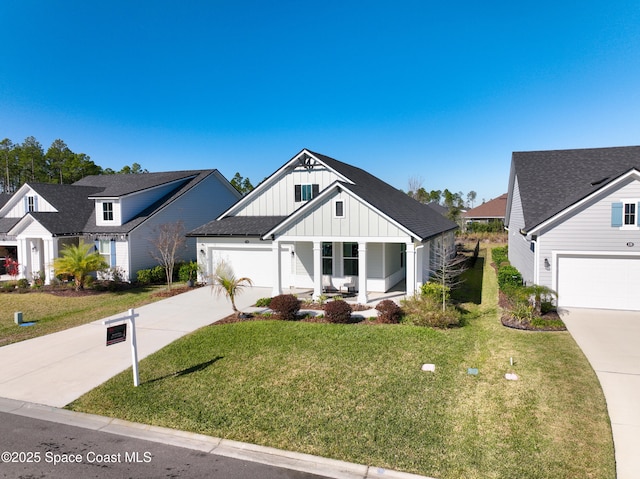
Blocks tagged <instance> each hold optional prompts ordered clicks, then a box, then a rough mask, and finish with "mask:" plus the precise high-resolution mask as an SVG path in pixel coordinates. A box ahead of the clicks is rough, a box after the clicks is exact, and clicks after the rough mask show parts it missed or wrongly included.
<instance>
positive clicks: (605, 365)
mask: <svg viewBox="0 0 640 479" xmlns="http://www.w3.org/2000/svg"><path fill="white" fill-rule="evenodd" d="M562 320H563V321H564V322H565V324H566V325H567V328H568V329H569V332H570V333H571V335H572V336H573V338H574V339H575V341H576V342H577V343H578V346H580V349H582V351H583V352H584V354H585V356H586V357H587V359H588V360H589V362H590V363H591V366H592V367H593V369H594V370H595V372H596V374H597V376H598V380H599V381H600V384H601V385H602V390H603V391H604V396H605V399H606V401H607V409H608V410H609V417H610V419H611V428H612V430H613V442H614V446H615V454H616V470H617V478H618V479H632V478H637V477H640V476H639V474H640V473H639V472H638V471H640V454H638V450H639V449H640V312H638V311H610V310H602V309H600V310H596V309H579V308H570V309H568V310H565V312H564V313H563V315H562Z"/></svg>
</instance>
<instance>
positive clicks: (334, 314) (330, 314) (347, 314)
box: [324, 299, 352, 324]
mask: <svg viewBox="0 0 640 479" xmlns="http://www.w3.org/2000/svg"><path fill="white" fill-rule="evenodd" d="M351 312H352V309H351V306H349V304H348V303H347V302H346V301H342V300H341V299H339V300H336V301H330V302H328V303H327V304H325V305H324V314H325V315H326V317H327V319H328V320H329V321H330V322H332V323H342V324H345V323H348V322H350V321H351Z"/></svg>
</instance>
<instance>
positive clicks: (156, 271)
mask: <svg viewBox="0 0 640 479" xmlns="http://www.w3.org/2000/svg"><path fill="white" fill-rule="evenodd" d="M151 282H152V283H166V282H167V273H166V272H165V271H164V268H163V267H162V266H160V265H158V266H154V267H153V268H151Z"/></svg>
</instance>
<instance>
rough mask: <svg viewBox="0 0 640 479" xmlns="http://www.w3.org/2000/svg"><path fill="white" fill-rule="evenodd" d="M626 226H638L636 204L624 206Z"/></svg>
mask: <svg viewBox="0 0 640 479" xmlns="http://www.w3.org/2000/svg"><path fill="white" fill-rule="evenodd" d="M623 224H624V225H625V226H629V225H635V224H636V204H635V203H625V204H624V221H623Z"/></svg>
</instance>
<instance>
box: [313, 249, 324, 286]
mask: <svg viewBox="0 0 640 479" xmlns="http://www.w3.org/2000/svg"><path fill="white" fill-rule="evenodd" d="M321 295H322V243H321V242H320V241H314V242H313V299H318V298H319V297H320V296H321Z"/></svg>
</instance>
